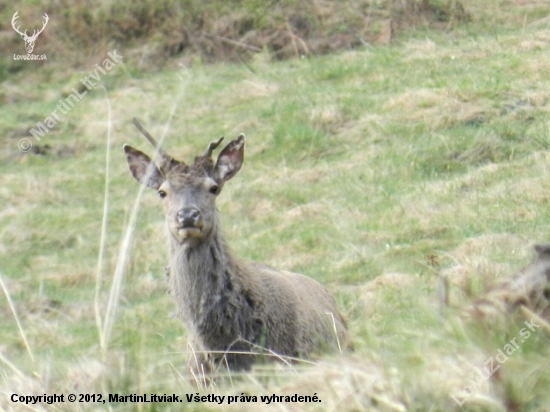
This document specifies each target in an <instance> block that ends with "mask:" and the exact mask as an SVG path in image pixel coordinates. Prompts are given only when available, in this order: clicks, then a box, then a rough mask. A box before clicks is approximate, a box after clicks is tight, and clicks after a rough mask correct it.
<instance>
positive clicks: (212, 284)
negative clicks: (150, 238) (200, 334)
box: [170, 230, 239, 325]
mask: <svg viewBox="0 0 550 412" xmlns="http://www.w3.org/2000/svg"><path fill="white" fill-rule="evenodd" d="M171 243H172V245H171V251H172V252H171V254H172V256H171V265H170V271H171V283H172V289H173V292H174V294H175V298H176V303H177V305H178V313H179V315H180V317H181V318H182V319H183V320H184V321H185V322H186V323H187V324H188V325H190V324H193V325H197V324H200V323H201V321H205V319H206V318H208V317H209V316H210V315H211V313H212V312H213V311H216V310H220V305H221V304H222V303H223V302H228V301H231V300H232V297H231V296H229V295H231V294H232V293H233V292H234V290H235V288H236V287H238V284H239V282H238V280H237V279H236V276H235V274H236V273H237V268H236V262H235V261H234V259H233V258H232V257H231V255H230V253H229V250H228V247H227V245H226V243H225V241H224V239H223V236H222V235H221V233H220V231H219V230H212V232H211V233H210V234H209V235H208V236H207V238H205V239H204V240H203V241H202V242H200V243H196V244H192V243H190V244H183V245H182V244H180V243H178V242H177V241H176V239H174V238H172V239H171Z"/></svg>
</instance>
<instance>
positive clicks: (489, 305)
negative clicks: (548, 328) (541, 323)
mask: <svg viewBox="0 0 550 412" xmlns="http://www.w3.org/2000/svg"><path fill="white" fill-rule="evenodd" d="M535 249H536V250H537V253H538V256H537V257H536V258H535V260H534V262H533V263H532V264H531V265H529V266H527V267H526V268H525V269H523V270H521V271H520V272H519V273H518V274H516V275H514V276H512V277H509V278H507V279H504V280H502V281H500V282H499V283H497V284H495V285H493V286H491V287H489V288H488V289H487V290H486V291H485V292H484V293H483V294H482V295H481V296H480V297H479V298H478V299H477V300H476V301H475V302H474V303H473V305H472V306H470V307H468V308H467V313H468V314H470V315H471V316H473V317H475V318H477V319H480V320H481V321H482V322H483V323H484V324H499V323H503V321H504V320H506V319H507V318H508V317H511V316H513V315H514V314H516V313H517V311H518V309H519V308H520V307H525V308H527V309H528V310H529V312H533V313H534V314H535V315H537V316H540V317H542V318H543V319H544V320H546V322H548V321H549V320H550V245H549V244H544V245H537V246H535Z"/></svg>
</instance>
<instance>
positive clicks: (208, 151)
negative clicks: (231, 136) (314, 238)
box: [203, 136, 223, 157]
mask: <svg viewBox="0 0 550 412" xmlns="http://www.w3.org/2000/svg"><path fill="white" fill-rule="evenodd" d="M222 140H223V136H222V137H220V138H219V139H218V140H214V141H213V142H210V144H209V145H208V149H206V152H204V154H203V157H211V156H212V152H213V151H214V149H216V147H218V146H219V145H220V143H221V142H222Z"/></svg>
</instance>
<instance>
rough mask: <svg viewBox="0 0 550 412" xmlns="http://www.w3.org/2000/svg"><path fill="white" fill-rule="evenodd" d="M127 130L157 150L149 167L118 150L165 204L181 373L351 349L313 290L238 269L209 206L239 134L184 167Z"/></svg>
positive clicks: (132, 152) (235, 159) (264, 270)
mask: <svg viewBox="0 0 550 412" xmlns="http://www.w3.org/2000/svg"><path fill="white" fill-rule="evenodd" d="M133 123H134V125H135V126H136V127H137V128H138V130H140V132H141V133H142V134H143V135H144V136H145V137H146V138H147V140H148V141H149V142H150V143H151V144H152V145H153V146H154V147H155V160H156V161H153V160H152V159H151V158H150V157H149V156H148V155H146V154H145V153H143V152H141V151H139V150H137V149H135V148H133V147H131V146H129V145H124V147H123V148H124V153H125V156H126V160H127V163H128V167H129V169H130V172H131V174H132V176H133V177H134V179H135V180H137V181H138V182H139V183H141V184H142V185H144V186H146V187H147V188H151V189H153V190H156V191H157V193H158V196H159V197H160V199H161V203H162V204H163V206H164V212H165V221H166V227H167V231H168V237H169V244H170V263H169V266H168V267H167V270H168V278H169V282H170V288H171V291H172V295H173V297H174V299H175V302H176V307H177V311H176V315H177V317H178V318H180V320H181V321H182V322H183V324H184V325H185V327H186V329H187V337H188V345H189V347H190V348H191V350H192V354H190V355H189V356H188V359H187V371H188V372H190V373H191V374H192V375H195V376H203V375H202V374H205V375H212V374H213V373H215V372H216V371H217V370H218V368H220V367H224V366H225V367H227V369H228V370H229V371H230V372H231V371H242V372H245V371H249V370H250V369H251V367H252V365H253V364H254V362H256V361H257V360H258V358H260V357H261V358H262V359H266V358H269V359H272V358H275V359H279V360H281V359H283V362H287V361H286V360H284V359H286V358H288V359H291V361H297V359H303V358H308V357H311V356H312V355H314V354H317V353H320V352H321V351H324V350H333V351H336V350H338V349H340V351H342V348H343V347H344V348H351V344H350V343H349V341H348V334H347V322H346V320H345V318H344V316H343V315H342V314H341V313H340V312H339V311H338V309H337V307H336V303H335V299H334V298H333V296H332V295H331V294H330V293H329V292H328V291H327V290H326V289H325V288H324V287H323V286H321V284H319V283H318V282H317V281H315V280H314V279H312V278H310V277H307V276H305V275H302V274H297V273H292V272H288V271H279V270H276V269H274V268H272V267H270V266H267V265H264V264H261V263H255V262H252V263H247V262H244V261H243V260H241V259H239V258H237V257H236V256H234V255H233V253H232V252H231V250H230V249H229V247H228V244H227V242H226V241H225V238H224V237H223V235H222V233H221V229H220V220H219V216H218V211H217V209H216V205H215V202H216V199H217V197H218V196H219V195H220V193H221V191H222V188H223V187H224V185H225V183H226V182H227V181H228V180H230V179H232V178H233V177H234V176H235V175H236V174H237V172H239V170H240V169H241V166H242V164H243V159H244V144H245V136H244V134H241V135H239V136H238V137H237V138H236V139H235V140H233V141H231V142H230V143H229V144H227V146H225V148H224V149H223V150H222V151H221V152H220V154H219V155H218V157H217V159H216V161H215V162H214V160H213V159H212V153H213V151H214V150H215V149H216V148H217V147H218V146H219V145H220V143H221V142H222V140H223V137H221V138H220V139H218V140H216V141H213V142H211V143H210V144H209V145H208V147H207V149H206V151H205V153H204V154H203V155H200V156H196V157H195V159H194V162H193V163H192V164H186V163H184V162H183V161H179V160H176V159H174V158H173V157H171V156H170V155H168V153H167V152H166V151H165V150H164V149H162V148H161V147H160V146H159V145H158V144H157V141H156V140H155V139H154V138H153V137H152V136H151V135H150V134H149V133H148V132H147V130H145V129H144V128H143V127H142V126H141V124H140V123H139V121H138V120H137V119H135V118H134V119H133ZM285 357H286V358H285ZM197 373H198V374H199V375H196V374H197Z"/></svg>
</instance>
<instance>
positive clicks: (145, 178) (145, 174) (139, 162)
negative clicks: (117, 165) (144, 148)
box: [124, 144, 166, 190]
mask: <svg viewBox="0 0 550 412" xmlns="http://www.w3.org/2000/svg"><path fill="white" fill-rule="evenodd" d="M124 153H126V161H127V162H128V166H129V167H130V172H132V176H134V179H136V180H137V181H138V182H139V183H141V184H142V185H145V186H147V187H150V188H152V189H155V190H157V189H158V188H159V187H160V185H161V184H163V183H164V181H165V180H166V179H164V176H162V174H161V173H160V171H159V170H158V169H157V167H156V166H155V164H154V163H153V161H152V160H151V158H150V157H149V156H147V155H146V154H145V153H143V152H140V151H139V150H137V149H134V148H133V147H132V146H128V145H127V144H125V145H124Z"/></svg>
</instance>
